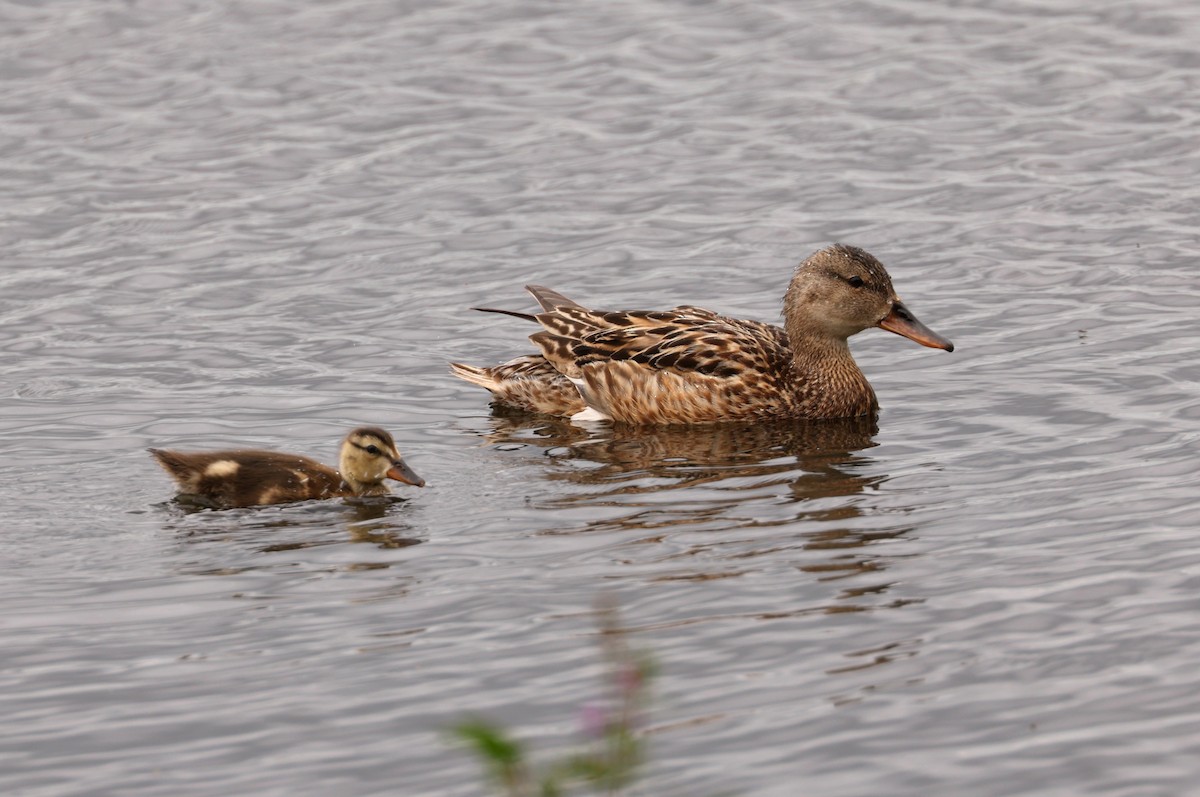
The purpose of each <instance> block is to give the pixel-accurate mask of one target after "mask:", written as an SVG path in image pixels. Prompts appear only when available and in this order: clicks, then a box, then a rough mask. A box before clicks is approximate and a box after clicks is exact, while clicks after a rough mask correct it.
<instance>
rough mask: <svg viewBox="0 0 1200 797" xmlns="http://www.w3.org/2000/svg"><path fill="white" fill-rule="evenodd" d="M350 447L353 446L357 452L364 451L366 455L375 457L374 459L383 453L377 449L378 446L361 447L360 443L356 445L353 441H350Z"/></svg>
mask: <svg viewBox="0 0 1200 797" xmlns="http://www.w3.org/2000/svg"><path fill="white" fill-rule="evenodd" d="M350 445H352V446H354V447H355V448H357V449H358V450H359V451H366V452H367V453H368V454H370V455H372V456H376V457H377V456H380V455H381V454H383V451H381V450H380V449H379V447H378V446H376V445H374V444H371V445H369V446H364V445H362V444H360V443H356V442H354V441H353V440H351V441H350Z"/></svg>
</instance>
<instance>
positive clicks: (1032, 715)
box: [0, 0, 1200, 797]
mask: <svg viewBox="0 0 1200 797" xmlns="http://www.w3.org/2000/svg"><path fill="white" fill-rule="evenodd" d="M1198 35H1200V17H1198V15H1197V13H1196V11H1195V10H1194V9H1193V7H1192V6H1191V5H1190V4H1188V3H1185V2H1182V0H1155V1H1153V2H1147V3H1139V4H1137V5H1136V6H1130V5H1128V4H1100V5H1097V4H1095V3H1081V2H1076V1H1075V0H1062V1H1061V2H1053V3H1041V4H1035V5H1030V4H1025V3H1020V2H1014V1H1012V0H982V2H977V3H972V4H967V5H961V4H960V5H957V6H947V5H945V4H942V3H932V2H923V1H922V0H889V1H888V2H854V3H815V2H813V3H789V2H771V1H769V0H768V1H767V2H755V3H738V2H691V3H685V2H659V1H657V0H656V1H655V2H636V3H634V2H628V3H623V2H616V3H605V4H574V5H570V6H564V5H562V4H558V3H549V2H517V3H507V4H494V3H493V4H486V3H480V2H477V0H457V1H456V2H450V3H442V4H437V5H436V6H430V5H428V4H393V3H372V2H368V1H367V0H336V2H329V3H321V4H307V5H305V4H301V5H297V4H294V3H275V2H268V0H254V1H253V2H242V3H237V2H222V3H215V4H214V3H207V4H199V5H197V4H151V3H137V2H133V3H126V2H115V1H110V0H100V2H89V3H81V2H59V3H53V4H44V5H39V4H27V3H21V2H12V1H11V0H10V1H8V2H3V1H2V0H0V43H2V44H3V47H2V48H0V52H3V53H4V55H3V56H2V57H0V153H2V160H0V185H2V186H3V189H4V196H5V209H4V213H3V222H2V224H0V249H2V251H3V261H4V262H3V266H2V267H0V446H2V447H3V450H4V452H5V456H4V458H3V462H2V464H0V474H2V478H0V503H2V504H3V506H4V507H5V513H4V517H5V520H6V522H5V533H3V534H0V561H3V562H4V564H5V573H6V576H5V577H4V578H3V579H0V607H2V612H0V615H2V616H3V620H2V621H0V649H3V651H4V655H3V657H2V659H0V711H2V713H3V715H4V716H5V718H6V721H5V723H4V729H3V730H2V731H0V761H3V766H0V790H2V791H4V793H6V794H20V795H28V796H30V797H49V795H55V796H56V797H57V795H64V794H122V795H138V796H139V797H148V796H150V795H172V796H175V795H181V794H185V795H195V796H196V797H204V796H205V795H226V794H255V795H284V794H286V795H289V797H293V796H294V795H328V794H355V795H377V794H378V795H383V794H422V795H474V794H479V793H480V788H481V787H480V785H479V779H478V774H477V770H476V767H475V763H474V762H473V761H471V760H470V759H469V758H468V757H467V756H466V755H465V754H464V753H463V752H462V751H461V750H458V749H456V748H454V747H453V746H452V745H449V744H447V742H446V739H445V737H444V735H443V733H442V731H443V729H444V728H446V727H447V726H449V725H451V724H453V723H454V722H456V721H458V720H460V719H461V718H463V717H464V716H466V715H468V714H471V713H483V714H486V715H488V716H491V717H494V718H496V719H498V720H500V721H502V722H505V723H508V724H510V725H511V726H512V727H513V728H514V729H516V730H517V732H518V733H519V734H520V735H521V736H522V737H523V738H525V739H527V740H528V741H529V743H530V745H531V747H532V748H533V749H535V750H537V751H538V752H539V753H541V754H545V755H549V754H550V753H551V752H553V751H555V750H559V751H561V750H562V745H563V741H564V739H567V738H570V736H571V735H572V734H574V733H576V732H577V730H578V721H577V720H578V710H579V707H580V705H581V704H583V703H584V702H586V701H588V700H590V699H592V698H594V696H595V694H596V690H597V675H598V673H599V653H598V649H597V646H596V644H595V643H596V639H595V634H594V632H595V623H594V618H593V617H592V614H591V610H592V607H593V606H594V602H595V601H596V599H597V596H599V595H612V596H614V598H615V599H616V600H617V601H618V603H619V605H620V606H621V609H622V612H623V616H624V619H625V622H626V623H627V624H628V625H629V626H630V627H631V628H632V629H633V631H634V633H633V643H634V644H635V645H641V646H643V647H646V648H649V649H651V650H652V651H653V653H654V655H655V657H656V659H657V660H658V661H659V663H660V667H661V671H662V675H661V678H660V679H659V681H658V683H657V685H656V686H657V695H658V697H657V702H656V706H655V710H654V712H653V715H652V717H651V720H650V721H651V729H650V730H651V731H652V733H651V737H650V738H651V750H652V756H651V763H650V765H649V767H648V769H647V772H646V777H645V780H644V781H643V783H644V785H643V786H642V787H641V791H640V792H638V793H642V794H656V795H657V794H719V793H735V794H755V795H793V794H797V793H811V794H828V795H839V797H853V796H854V795H861V796H862V797H867V796H868V795H871V796H873V795H878V794H881V793H888V794H922V795H927V794H946V795H960V794H976V795H989V796H996V797H998V796H999V795H1016V794H1020V795H1023V797H1029V795H1077V794H1091V795H1106V796H1110V795H1111V796H1115V795H1139V796H1140V795H1182V794H1187V793H1197V792H1196V786H1195V784H1196V783H1200V765H1198V764H1197V762H1198V761H1200V741H1198V740H1200V697H1197V695H1200V678H1198V676H1197V672H1198V671H1197V668H1196V666H1195V664H1196V661H1197V660H1200V620H1198V619H1197V617H1198V616H1200V615H1198V614H1197V598H1196V595H1197V593H1198V587H1200V552H1198V549H1197V546H1196V544H1195V534H1194V531H1195V525H1196V520H1195V519H1196V517H1198V516H1200V515H1198V514H1197V509H1198V508H1200V507H1198V504H1200V501H1198V499H1197V494H1198V492H1197V488H1198V486H1200V466H1198V464H1197V462H1198V458H1197V454H1198V453H1200V431H1198V426H1197V422H1198V421H1200V394H1198V393H1197V390H1196V385H1197V383H1200V363H1198V362H1197V358H1196V352H1197V351H1200V321H1197V318H1198V317H1200V316H1198V314H1197V309H1198V308H1200V289H1198V287H1197V278H1196V269H1195V262H1196V256H1197V251H1196V250H1197V247H1196V234H1195V231H1196V230H1197V229H1200V212H1198V211H1197V208H1200V203H1198V201H1197V200H1198V199H1200V191H1198V189H1197V188H1196V185H1197V183H1196V180H1195V179H1194V178H1195V174H1196V172H1197V168H1198V167H1200V161H1198V159H1197V155H1196V153H1197V152H1198V151H1200V146H1198V145H1200V141H1198V140H1197V133H1196V131H1197V130H1200V102H1198V100H1197V97H1200V93H1198V91H1197V89H1198V88H1200V77H1198V75H1200V71H1198V69H1197V68H1198V67H1200V60H1198V56H1197V55H1196V50H1195V41H1197V36H1198ZM831 241H844V242H847V243H853V244H857V245H860V246H863V247H865V248H867V249H868V250H870V251H872V252H873V253H874V254H876V255H877V256H878V257H880V258H881V259H882V260H883V261H884V262H885V263H886V264H887V265H888V267H889V268H890V270H891V273H892V276H893V278H894V281H895V283H896V286H897V288H898V290H899V291H900V293H901V295H903V296H904V298H905V300H906V302H907V303H908V304H909V305H910V306H911V307H913V309H914V310H915V311H916V313H917V314H918V315H919V316H920V317H921V318H922V320H923V321H925V322H926V323H928V324H929V325H930V326H931V327H933V328H934V329H936V330H938V331H939V332H941V333H943V334H945V335H946V336H948V337H950V338H951V339H953V340H954V341H955V343H956V344H957V346H958V348H957V350H956V351H955V352H954V353H953V354H945V353H943V352H936V351H931V350H928V349H921V348H919V347H917V346H914V345H912V344H911V342H909V341H905V340H903V339H901V338H898V337H896V336H893V335H888V334H886V333H884V332H881V331H878V330H876V331H870V332H867V333H864V334H863V335H861V336H859V337H858V338H856V339H855V341H854V350H855V353H856V356H857V358H858V359H859V362H860V364H861V365H862V367H863V369H864V370H865V372H866V373H867V374H868V376H869V377H870V379H871V380H872V383H873V384H874V386H875V389H876V391H877V392H878V394H879V396H880V400H881V403H882V405H883V409H882V412H881V414H880V417H879V419H878V422H877V425H872V424H869V423H868V424H861V423H844V422H842V423H830V424H808V425H799V426H796V425H785V426H782V427H776V426H762V427H751V428H746V427H734V426H731V427H727V428H719V429H705V430H640V431H638V430H622V429H613V428H611V427H606V426H597V427H580V426H573V425H571V424H566V423H562V422H555V421H550V420H547V419H538V418H529V417H520V416H518V417H512V416H497V415H493V414H492V413H491V412H490V410H489V408H488V406H487V400H486V399H487V396H486V395H485V394H483V393H482V391H479V390H478V389H477V388H473V387H472V386H470V385H467V384H466V383H462V382H459V381H458V380H455V379H454V378H453V377H451V376H450V375H449V374H448V373H447V371H446V363H447V362H448V361H451V360H459V361H464V362H470V363H476V364H488V363H493V362H498V361H500V360H502V359H506V358H508V357H510V356H514V355H516V354H518V353H522V352H525V351H528V350H529V344H528V343H527V342H526V341H525V338H524V336H525V335H527V334H528V333H529V332H530V331H531V330H529V329H526V328H525V327H524V326H523V325H522V324H521V323H520V322H519V321H517V320H516V319H511V318H504V317H499V316H485V315H481V314H477V313H472V312H471V311H470V309H469V308H471V307H473V306H478V305H481V304H486V305H490V306H500V307H510V308H512V309H529V308H530V307H532V303H531V301H530V300H529V299H528V297H526V296H525V295H524V294H523V292H522V290H521V286H522V285H524V284H526V283H539V284H546V285H550V286H552V287H555V288H557V289H559V290H562V291H563V292H565V293H566V294H567V295H569V296H572V297H573V298H576V299H578V300H580V301H583V302H585V303H588V304H594V305H596V306H601V307H612V308H622V307H645V308H659V307H670V306H673V305H676V304H679V303H684V302H687V303H695V304H700V305H703V306H708V307H712V308H713V309H716V310H719V311H722V312H725V313H729V314H737V315H745V316H747V317H752V318H757V319H761V320H766V321H774V320H777V319H778V317H779V300H780V297H781V295H782V293H783V289H784V286H785V284H786V281H787V278H788V276H789V274H790V271H791V269H792V268H793V267H794V265H795V264H796V263H797V262H798V261H799V260H800V259H801V258H803V257H804V256H805V255H807V254H808V253H809V252H811V251H813V250H814V249H816V248H818V247H820V246H823V245H825V244H827V243H829V242H831ZM362 423H370V424H377V425H381V426H384V427H386V428H388V429H389V430H391V431H392V432H393V433H394V434H395V435H396V437H397V440H398V442H399V445H400V447H401V449H402V450H403V451H404V453H405V455H406V457H407V458H408V459H409V461H410V462H411V463H412V465H413V467H414V468H415V469H416V470H417V471H418V472H419V473H421V475H422V476H424V477H425V478H426V479H427V480H428V482H429V486H428V487H426V488H425V489H423V490H416V489H411V488H404V487H399V488H397V491H396V493H397V498H398V500H396V501H394V502H391V503H387V504H374V505H367V506H362V505H353V504H344V503H340V502H325V503H312V504H299V505H290V506H279V507H269V508H263V509H256V510H232V511H226V512H187V511H184V509H183V508H181V507H179V506H177V505H175V504H173V503H171V502H170V500H169V499H170V497H171V490H170V485H169V482H168V481H167V479H166V477H165V476H164V475H163V474H162V473H161V472H159V470H158V469H157V467H156V466H155V464H154V463H153V462H152V460H151V459H150V458H149V456H147V455H146V453H145V452H144V448H145V447H147V446H150V445H154V446H174V447H180V448H187V447H194V448H204V447H214V448H215V447H221V446H227V445H255V446H261V447H267V448H280V449H286V450H293V451H296V452H298V453H304V454H307V455H311V456H315V457H318V458H321V459H324V460H326V461H332V460H333V459H334V457H335V455H336V448H337V443H338V441H339V439H340V437H341V436H342V435H343V434H344V433H345V431H346V430H347V429H348V428H350V427H352V426H354V425H358V424H362Z"/></svg>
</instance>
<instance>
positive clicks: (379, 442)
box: [149, 426, 425, 507]
mask: <svg viewBox="0 0 1200 797" xmlns="http://www.w3.org/2000/svg"><path fill="white" fill-rule="evenodd" d="M149 451H150V453H151V454H153V455H154V458H155V459H157V460H158V462H159V464H160V465H162V466H163V468H165V469H166V471H167V473H169V474H171V477H172V478H174V479H175V481H176V482H177V483H178V484H179V490H180V493H181V494H183V495H187V496H192V497H196V498H200V499H201V500H203V501H204V502H205V503H207V504H212V505H214V506H220V507H234V506H254V505H258V504H281V503H286V502H288V501H307V500H311V499H315V498H338V497H349V496H371V495H387V493H388V488H387V486H386V485H385V484H384V483H383V480H384V479H395V480H397V481H402V482H404V483H406V484H412V485H415V486H417V487H422V486H424V485H425V480H424V479H422V478H421V477H420V476H418V475H417V474H416V473H414V472H413V471H412V469H411V468H409V467H408V465H407V464H406V463H405V462H404V460H403V459H401V457H400V452H399V451H398V450H397V449H396V443H395V441H394V440H393V439H392V436H391V435H390V434H388V433H387V432H385V431H384V430H383V429H379V428H377V427H374V426H363V427H360V428H358V429H355V430H354V431H352V432H351V433H350V434H348V435H347V436H346V439H345V440H344V441H343V442H342V448H341V453H340V456H339V458H338V465H339V468H340V470H334V469H333V468H331V467H329V466H328V465H322V464H321V463H320V462H317V461H316V460H312V459H309V458H308V457H302V456H299V455H297V454H283V453H279V452H277V451H255V450H242V449H238V450H232V451H201V452H183V451H164V450H161V449H156V448H151V449H149Z"/></svg>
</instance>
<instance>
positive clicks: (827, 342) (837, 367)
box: [450, 244, 954, 424]
mask: <svg viewBox="0 0 1200 797" xmlns="http://www.w3.org/2000/svg"><path fill="white" fill-rule="evenodd" d="M526 290H528V291H529V293H530V294H532V295H533V297H534V299H536V300H537V302H538V304H540V305H541V308H542V312H541V313H537V314H526V313H520V312H514V311H509V310H491V309H489V308H478V309H481V310H485V311H487V312H499V313H505V314H507V315H512V316H516V317H518V318H522V319H525V320H528V321H534V322H537V323H538V324H540V325H541V327H542V329H541V330H540V331H538V332H536V333H534V334H533V335H530V337H529V339H530V340H531V341H532V342H533V343H534V344H535V346H536V347H537V348H538V349H539V353H537V354H532V355H527V356H524V357H518V358H516V359H514V360H510V361H508V362H506V363H503V364H501V365H497V366H490V367H477V366H472V365H464V364H462V363H451V364H450V368H451V372H452V373H454V375H455V376H458V377H460V378H461V379H465V380H466V381H468V382H471V383H473V384H476V385H479V386H481V387H484V388H486V389H488V390H489V391H491V393H492V396H493V399H494V403H495V404H497V405H501V406H506V407H510V408H514V409H517V410H522V411H526V412H536V413H543V414H548V415H556V416H569V417H573V418H603V419H611V420H613V421H617V422H621V423H630V424H696V423H711V422H716V421H757V420H772V419H776V420H782V419H802V418H803V419H821V418H850V417H858V416H862V415H868V414H872V413H874V412H876V411H877V410H878V408H879V403H878V400H877V399H876V397H875V391H874V389H873V388H872V387H871V385H870V383H869V382H868V381H867V378H866V376H864V375H863V373H862V371H861V370H860V369H859V367H858V364H857V363H855V361H854V357H853V356H851V354H850V347H849V344H848V339H849V338H850V337H851V336H852V335H856V334H858V333H859V332H862V331H863V330H865V329H869V328H871V327H880V328H882V329H886V330H888V331H889V332H894V333H896V334H898V335H902V336H904V337H906V338H909V339H910V340H913V341H915V342H917V343H919V344H921V345H922V346H929V347H931V348H936V349H944V350H945V351H954V344H953V343H951V342H950V341H949V340H947V339H946V338H944V337H942V336H941V335H939V334H937V333H936V332H934V331H933V330H931V329H930V328H929V327H927V326H925V325H924V324H922V323H921V322H920V321H919V320H917V317H916V316H915V315H914V314H913V313H912V311H911V310H909V309H908V307H906V306H905V305H904V304H903V303H902V302H901V301H900V297H899V296H897V295H896V291H895V289H894V288H893V287H892V280H891V277H890V276H889V275H888V273H887V270H886V269H885V268H884V267H883V264H882V263H880V262H879V261H878V260H877V259H876V258H875V257H873V256H872V255H871V254H869V253H868V252H866V251H864V250H862V249H859V248H858V247H854V246H845V245H842V244H834V245H833V246H829V247H826V248H825V249H822V250H820V251H818V252H815V253H813V254H812V255H810V256H809V257H808V258H807V259H806V260H805V261H804V262H802V263H801V264H800V265H799V266H798V267H797V268H796V272H795V274H794V275H793V276H792V280H791V282H790V284H789V285H788V289H787V293H786V294H785V295H784V302H783V318H784V323H783V328H780V327H777V326H774V325H771V324H763V323H760V322H758V321H748V320H743V319H736V318H729V317H727V316H722V315H718V314H717V313H714V312H712V311H711V310H705V309H702V308H699V307H693V306H691V305H681V306H679V307H676V308H674V309H673V310H664V311H647V310H636V311H621V312H609V311H601V310H590V309H588V308H586V307H584V306H583V305H581V304H578V303H577V302H573V301H571V300H570V299H568V298H567V297H565V296H563V295H562V294H560V293H556V292H555V291H552V290H550V289H548V288H544V287H541V286H538V285H528V286H526Z"/></svg>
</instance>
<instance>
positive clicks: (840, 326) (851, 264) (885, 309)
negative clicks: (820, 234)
mask: <svg viewBox="0 0 1200 797" xmlns="http://www.w3.org/2000/svg"><path fill="white" fill-rule="evenodd" d="M783 313H784V327H785V328H786V329H787V332H788V337H789V338H790V339H791V341H792V347H793V348H794V349H795V350H797V351H801V350H803V349H804V348H805V347H809V346H812V345H813V343H814V342H817V341H824V342H829V343H835V344H839V343H840V344H841V345H845V343H846V339H847V338H849V337H850V336H851V335H855V334H857V333H859V332H862V331H863V330H864V329H868V328H870V327H881V328H883V329H886V330H888V331H889V332H895V333H896V334H897V335H903V336H904V337H906V338H909V339H910V340H914V341H916V342H917V343H920V344H921V345H922V346H929V347H931V348H934V349H945V350H946V351H954V344H953V343H951V342H950V341H949V340H947V339H946V338H944V337H942V336H941V335H939V334H937V333H936V332H934V331H933V330H932V329H930V328H929V327H927V326H925V325H924V324H922V323H921V322H920V321H918V320H917V317H916V316H915V315H913V313H912V311H910V310H909V309H908V308H907V307H905V306H904V303H903V302H901V301H900V297H899V296H897V295H896V290H895V288H893V287H892V278H891V277H890V276H889V275H888V273H887V269H885V268H884V267H883V264H882V263H880V262H879V261H878V260H876V259H875V257H874V256H872V255H871V254H870V253H869V252H866V251H865V250H863V249H859V248H858V247H856V246H846V245H844V244H834V245H833V246H828V247H826V248H824V249H822V250H820V251H818V252H814V253H813V254H812V255H809V257H808V258H807V259H806V260H805V261H804V262H803V263H801V264H800V265H799V267H797V269H796V273H795V275H794V276H793V277H792V281H791V283H790V284H789V285H788V289H787V294H786V295H785V296H784V300H783Z"/></svg>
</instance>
